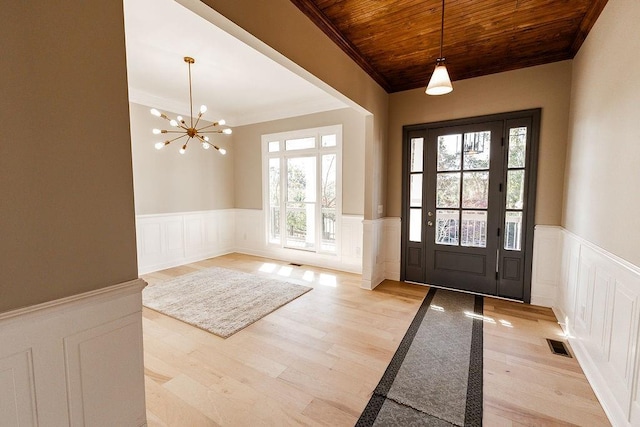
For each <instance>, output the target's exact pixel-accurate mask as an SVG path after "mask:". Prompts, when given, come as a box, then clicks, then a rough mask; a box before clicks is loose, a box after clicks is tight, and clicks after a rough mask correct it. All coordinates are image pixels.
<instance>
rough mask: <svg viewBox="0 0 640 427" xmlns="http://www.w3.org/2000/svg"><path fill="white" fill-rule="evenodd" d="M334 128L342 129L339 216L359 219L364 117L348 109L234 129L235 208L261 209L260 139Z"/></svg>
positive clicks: (362, 188) (362, 179) (362, 198)
mask: <svg viewBox="0 0 640 427" xmlns="http://www.w3.org/2000/svg"><path fill="white" fill-rule="evenodd" d="M336 124H341V125H342V212H343V213H344V214H354V215H362V214H363V208H364V139H365V117H364V116H363V115H362V114H360V113H358V112H356V111H354V110H353V109H351V108H345V109H341V110H334V111H329V112H326V113H318V114H310V115H306V116H300V117H294V118H291V119H284V120H275V121H271V122H265V123H258V124H255V125H248V126H240V127H237V128H235V129H234V143H233V144H234V150H235V153H236V156H235V197H236V199H235V200H236V207H237V208H242V209H262V148H261V136H262V135H264V134H269V133H278V132H286V131H290V130H298V129H307V128H314V127H320V126H329V125H336Z"/></svg>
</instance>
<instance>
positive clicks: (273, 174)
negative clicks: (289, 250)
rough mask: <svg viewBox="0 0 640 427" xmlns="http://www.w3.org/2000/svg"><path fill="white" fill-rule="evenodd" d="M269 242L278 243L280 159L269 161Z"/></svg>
mask: <svg viewBox="0 0 640 427" xmlns="http://www.w3.org/2000/svg"><path fill="white" fill-rule="evenodd" d="M269 241H270V242H271V243H280V159H269Z"/></svg>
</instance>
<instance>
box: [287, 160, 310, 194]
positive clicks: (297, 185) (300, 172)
mask: <svg viewBox="0 0 640 427" xmlns="http://www.w3.org/2000/svg"><path fill="white" fill-rule="evenodd" d="M315 201H316V158H315V157H293V158H290V159H287V202H315Z"/></svg>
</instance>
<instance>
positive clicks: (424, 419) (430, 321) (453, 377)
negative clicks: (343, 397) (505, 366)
mask: <svg viewBox="0 0 640 427" xmlns="http://www.w3.org/2000/svg"><path fill="white" fill-rule="evenodd" d="M482 301H483V300H482V297H481V296H476V295H470V294H465V293H461V292H452V291H447V290H443V289H439V290H436V289H435V288H431V289H430V290H429V293H428V294H427V296H426V297H425V299H424V301H423V302H422V305H421V306H420V309H419V310H418V313H417V314H416V316H415V318H414V319H413V322H412V323H411V326H409V329H408V330H407V333H406V334H405V336H404V338H403V340H402V342H401V343H400V346H399V347H398V350H397V351H396V353H395V355H394V356H393V359H392V360H391V363H390V364H389V366H388V367H387V370H386V371H385V373H384V375H383V376H382V379H381V380H380V383H379V384H378V386H377V387H376V389H375V390H374V392H373V395H372V396H371V400H370V401H369V403H368V404H367V407H366V408H365V410H364V412H363V413H362V415H361V416H360V419H359V420H358V422H357V424H356V426H358V427H364V426H437V427H440V426H442V427H449V426H460V427H463V426H481V425H482V317H481V316H482V310H483V308H482Z"/></svg>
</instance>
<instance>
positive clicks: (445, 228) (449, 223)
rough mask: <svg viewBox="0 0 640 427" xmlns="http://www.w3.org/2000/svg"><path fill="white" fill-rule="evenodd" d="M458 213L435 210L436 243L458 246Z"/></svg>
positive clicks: (455, 211)
mask: <svg viewBox="0 0 640 427" xmlns="http://www.w3.org/2000/svg"><path fill="white" fill-rule="evenodd" d="M459 220H460V211H457V210H436V243H437V244H439V245H452V246H458V221H459Z"/></svg>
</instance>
